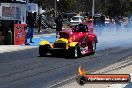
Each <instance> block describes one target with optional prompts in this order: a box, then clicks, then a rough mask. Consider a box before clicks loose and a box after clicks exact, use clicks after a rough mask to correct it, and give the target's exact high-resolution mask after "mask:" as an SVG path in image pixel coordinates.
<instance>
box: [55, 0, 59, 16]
mask: <svg viewBox="0 0 132 88" xmlns="http://www.w3.org/2000/svg"><path fill="white" fill-rule="evenodd" d="M57 2H59V0H55V17H56V16H57Z"/></svg>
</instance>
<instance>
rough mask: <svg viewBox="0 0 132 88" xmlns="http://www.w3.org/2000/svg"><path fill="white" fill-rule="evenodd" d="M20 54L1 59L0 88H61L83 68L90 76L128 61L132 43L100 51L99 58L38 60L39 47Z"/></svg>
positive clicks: (47, 58) (51, 58)
mask: <svg viewBox="0 0 132 88" xmlns="http://www.w3.org/2000/svg"><path fill="white" fill-rule="evenodd" d="M17 53H19V56H17V57H16V56H14V55H15V54H16V52H14V53H13V52H12V53H11V54H10V55H9V54H8V57H10V58H7V56H6V54H5V55H4V56H3V58H2V59H1V62H0V69H1V70H0V88H49V87H50V88H55V87H59V86H61V85H64V84H67V83H68V82H70V81H72V80H75V73H76V70H77V68H78V67H79V66H80V65H81V66H83V67H84V68H85V69H86V70H87V72H88V73H93V72H95V71H98V70H100V69H102V68H105V67H107V66H109V65H112V64H115V63H117V62H121V61H125V60H127V59H128V58H127V57H129V56H131V55H132V44H128V45H126V46H123V47H121V46H120V47H114V48H108V49H105V50H98V51H97V52H96V53H95V55H90V56H83V57H81V58H78V59H66V58H64V57H52V56H50V55H49V56H47V57H38V48H34V49H29V50H25V51H18V52H17ZM13 54H14V55H13ZM17 55H18V54H17ZM13 56H14V57H13ZM4 58H6V59H7V60H6V59H5V60H4ZM129 61H130V60H129ZM129 61H128V62H129ZM126 63H127V62H126ZM130 64H131V63H129V64H128V65H130ZM124 66H125V65H124ZM126 66H127V65H126Z"/></svg>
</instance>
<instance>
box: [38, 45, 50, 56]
mask: <svg viewBox="0 0 132 88" xmlns="http://www.w3.org/2000/svg"><path fill="white" fill-rule="evenodd" d="M49 48H50V46H49V45H40V46H39V55H40V56H41V57H43V56H46V55H47V53H48V50H49Z"/></svg>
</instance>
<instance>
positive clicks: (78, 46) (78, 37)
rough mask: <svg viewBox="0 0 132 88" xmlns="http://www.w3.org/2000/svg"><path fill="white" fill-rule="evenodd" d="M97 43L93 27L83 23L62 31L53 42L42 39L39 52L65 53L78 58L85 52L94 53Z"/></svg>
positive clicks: (41, 53)
mask: <svg viewBox="0 0 132 88" xmlns="http://www.w3.org/2000/svg"><path fill="white" fill-rule="evenodd" d="M91 30H92V31H91ZM96 43H97V36H96V35H95V34H94V33H93V29H92V28H89V27H88V24H86V23H85V24H84V23H81V24H79V25H76V26H75V27H73V28H72V29H69V30H68V29H66V30H63V31H61V32H60V33H59V37H58V38H57V39H56V40H55V42H54V43H53V44H51V43H49V42H48V41H46V40H43V41H41V42H40V43H39V54H40V56H45V55H46V54H47V53H48V52H50V53H51V54H53V55H57V54H60V53H64V54H65V55H66V56H67V57H69V58H77V57H80V56H81V55H85V54H94V53H95V50H96Z"/></svg>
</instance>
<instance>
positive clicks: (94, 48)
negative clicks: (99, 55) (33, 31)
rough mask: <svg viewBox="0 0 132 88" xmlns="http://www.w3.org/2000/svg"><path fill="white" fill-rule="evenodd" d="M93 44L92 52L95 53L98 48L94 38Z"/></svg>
mask: <svg viewBox="0 0 132 88" xmlns="http://www.w3.org/2000/svg"><path fill="white" fill-rule="evenodd" d="M91 45H92V52H91V54H94V53H95V50H96V41H95V40H94V41H93V42H92V44H91Z"/></svg>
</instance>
